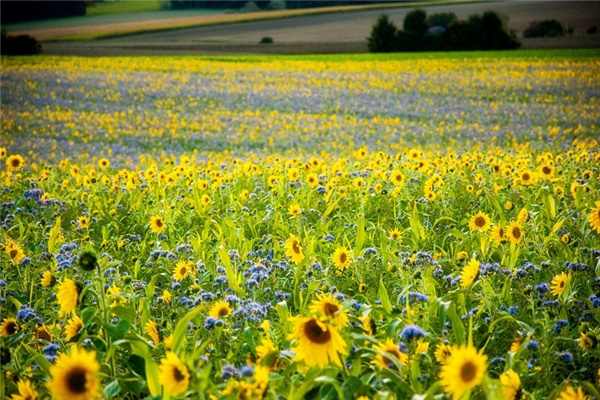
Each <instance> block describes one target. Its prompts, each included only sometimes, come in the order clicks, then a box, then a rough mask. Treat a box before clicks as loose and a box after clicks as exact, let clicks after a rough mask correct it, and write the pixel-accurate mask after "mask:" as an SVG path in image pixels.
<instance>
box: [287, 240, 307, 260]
mask: <svg viewBox="0 0 600 400" xmlns="http://www.w3.org/2000/svg"><path fill="white" fill-rule="evenodd" d="M284 247H285V248H286V250H287V251H286V252H285V255H286V256H288V257H291V258H292V262H293V263H295V264H298V263H299V262H300V261H302V260H303V259H304V253H303V252H302V246H301V245H300V238H298V236H296V235H292V234H290V237H289V239H288V240H286V241H285V245H284Z"/></svg>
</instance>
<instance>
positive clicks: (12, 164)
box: [6, 154, 25, 171]
mask: <svg viewBox="0 0 600 400" xmlns="http://www.w3.org/2000/svg"><path fill="white" fill-rule="evenodd" d="M24 163H25V160H24V159H23V157H21V156H20V155H18V154H17V155H12V156H10V157H8V158H7V159H6V166H7V167H8V169H9V170H11V171H17V170H19V169H21V168H22V167H23V164H24Z"/></svg>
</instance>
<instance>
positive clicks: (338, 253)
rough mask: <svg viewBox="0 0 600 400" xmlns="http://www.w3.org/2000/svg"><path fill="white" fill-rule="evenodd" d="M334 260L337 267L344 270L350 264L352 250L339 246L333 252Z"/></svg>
mask: <svg viewBox="0 0 600 400" xmlns="http://www.w3.org/2000/svg"><path fill="white" fill-rule="evenodd" d="M332 261H333V265H335V266H336V267H337V269H339V270H340V271H343V270H344V269H346V268H348V267H349V266H350V252H349V251H348V250H346V249H345V248H344V247H338V248H337V249H335V252H334V253H333V257H332Z"/></svg>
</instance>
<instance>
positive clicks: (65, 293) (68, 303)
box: [56, 278, 79, 316]
mask: <svg viewBox="0 0 600 400" xmlns="http://www.w3.org/2000/svg"><path fill="white" fill-rule="evenodd" d="M56 298H57V299H58V304H59V305H60V311H59V313H58V315H59V316H63V315H65V314H74V313H75V309H76V308H77V303H78V301H79V288H78V287H77V283H75V281H73V280H72V279H69V278H65V280H63V281H62V282H61V283H60V285H59V286H58V294H57V295H56Z"/></svg>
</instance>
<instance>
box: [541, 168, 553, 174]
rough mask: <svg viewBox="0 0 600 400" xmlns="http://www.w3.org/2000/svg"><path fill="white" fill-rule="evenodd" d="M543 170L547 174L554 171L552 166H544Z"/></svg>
mask: <svg viewBox="0 0 600 400" xmlns="http://www.w3.org/2000/svg"><path fill="white" fill-rule="evenodd" d="M542 172H543V173H544V174H546V175H550V172H552V170H551V169H550V167H544V168H542Z"/></svg>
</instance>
